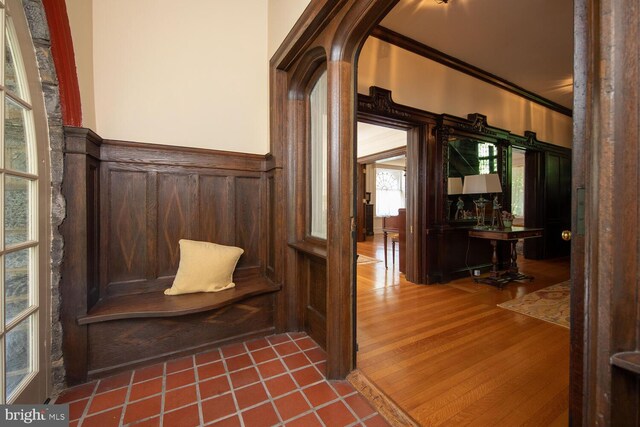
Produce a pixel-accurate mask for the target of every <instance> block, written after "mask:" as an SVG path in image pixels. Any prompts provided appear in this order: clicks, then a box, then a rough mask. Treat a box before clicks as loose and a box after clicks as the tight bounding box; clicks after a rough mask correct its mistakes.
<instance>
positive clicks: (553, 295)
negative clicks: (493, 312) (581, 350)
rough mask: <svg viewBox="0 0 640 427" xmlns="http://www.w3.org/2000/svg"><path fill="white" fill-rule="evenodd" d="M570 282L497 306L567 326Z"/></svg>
mask: <svg viewBox="0 0 640 427" xmlns="http://www.w3.org/2000/svg"><path fill="white" fill-rule="evenodd" d="M570 287H571V282H570V281H568V280H567V281H566V282H562V283H558V284H556V285H552V286H549V287H547V288H544V289H540V290H539V291H535V292H532V293H530V294H527V295H525V296H523V297H520V298H516V299H512V300H510V301H507V302H503V303H502V304H498V307H502V308H506V309H507V310H512V311H516V312H518V313H522V314H526V315H527V316H531V317H535V318H537V319H541V320H544V321H545V322H551V323H555V324H556V325H560V326H562V327H564V328H567V329H568V328H569V295H570Z"/></svg>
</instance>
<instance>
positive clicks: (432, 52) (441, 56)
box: [371, 25, 573, 117]
mask: <svg viewBox="0 0 640 427" xmlns="http://www.w3.org/2000/svg"><path fill="white" fill-rule="evenodd" d="M371 36H372V37H375V38H377V39H379V40H382V41H385V42H387V43H391V44H393V45H395V46H398V47H399V48H402V49H405V50H408V51H409V52H413V53H415V54H416V55H420V56H422V57H425V58H427V59H431V60H432V61H435V62H438V63H440V64H442V65H445V66H447V67H449V68H452V69H454V70H457V71H460V72H462V73H465V74H468V75H470V76H471V77H474V78H476V79H478V80H482V81H484V82H486V83H489V84H492V85H494V86H496V87H499V88H500V89H503V90H506V91H509V92H511V93H513V94H516V95H518V96H521V97H523V98H525V99H527V100H529V101H531V102H535V103H536V104H539V105H542V106H543V107H546V108H549V109H550V110H553V111H556V112H558V113H561V114H564V115H565V116H569V117H572V116H573V111H572V110H571V109H570V108H567V107H565V106H562V105H560V104H558V103H556V102H554V101H551V100H550V99H547V98H544V97H542V96H540V95H537V94H535V93H533V92H531V91H529V90H527V89H524V88H523V87H520V86H518V85H516V84H515V83H512V82H510V81H508V80H506V79H503V78H502V77H498V76H496V75H495V74H492V73H490V72H488V71H485V70H483V69H481V68H478V67H476V66H474V65H471V64H468V63H466V62H464V61H462V60H460V59H458V58H455V57H453V56H450V55H447V54H446V53H444V52H441V51H439V50H436V49H434V48H432V47H430V46H427V45H425V44H422V43H420V42H418V41H416V40H413V39H411V38H409V37H407V36H404V35H402V34H400V33H396V32H395V31H392V30H390V29H388V28H385V27H383V26H381V25H378V26H377V27H375V28H374V29H373V32H372V33H371Z"/></svg>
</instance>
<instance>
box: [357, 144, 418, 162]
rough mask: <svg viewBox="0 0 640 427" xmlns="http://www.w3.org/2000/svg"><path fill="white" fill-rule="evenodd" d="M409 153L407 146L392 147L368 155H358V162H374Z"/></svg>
mask: <svg viewBox="0 0 640 427" xmlns="http://www.w3.org/2000/svg"><path fill="white" fill-rule="evenodd" d="M406 154H407V146H406V145H405V146H404V147H396V148H391V149H389V150H384V151H380V152H379V153H375V154H370V155H368V156H362V157H358V163H362V164H366V163H373V162H375V161H377V160H383V159H387V158H389V157H396V156H402V155H406Z"/></svg>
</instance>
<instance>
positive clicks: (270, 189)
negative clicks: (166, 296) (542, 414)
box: [62, 128, 278, 384]
mask: <svg viewBox="0 0 640 427" xmlns="http://www.w3.org/2000/svg"><path fill="white" fill-rule="evenodd" d="M65 131H66V144H67V151H66V156H65V162H66V164H65V178H64V185H63V187H64V194H65V196H66V197H67V210H68V214H67V220H66V221H65V223H64V224H63V227H62V232H63V234H64V236H65V244H66V250H65V263H64V264H65V276H64V277H63V279H62V280H63V283H64V286H63V287H62V289H63V292H62V307H63V310H62V312H63V314H62V316H63V325H64V326H63V327H64V331H63V333H64V337H65V338H64V340H65V354H64V357H65V366H66V370H67V376H68V378H67V382H68V383H69V384H74V383H77V382H81V381H84V380H86V379H87V378H90V377H95V376H100V375H104V374H108V373H111V372H114V371H116V370H120V369H125V368H130V367H131V366H133V365H139V364H144V363H149V362H151V361H155V360H160V359H166V358H169V357H172V356H176V355H178V354H181V353H184V352H188V351H193V350H194V349H200V348H204V347H207V346H209V347H210V346H215V345H220V343H222V342H229V341H234V340H238V339H246V338H247V337H249V336H257V335H265V334H268V333H273V332H274V331H275V329H276V326H275V325H276V321H277V318H278V315H277V313H278V310H277V306H276V301H277V298H276V296H275V295H274V294H266V295H260V296H253V297H251V298H248V299H246V300H243V301H239V302H235V303H233V304H231V305H229V306H227V307H223V308H221V309H216V310H213V311H206V312H202V313H197V314H192V315H186V316H185V315H183V316H175V317H162V318H158V317H149V318H139V319H123V320H112V321H104V322H100V323H92V324H90V325H79V324H78V322H77V319H78V318H79V317H81V316H85V315H87V313H88V312H90V310H91V308H92V307H93V306H95V304H96V303H97V302H98V301H104V299H109V298H117V297H119V296H122V295H132V294H143V293H147V292H158V291H162V290H163V289H165V288H168V287H169V286H170V285H171V283H172V282H173V278H174V276H175V273H176V271H177V268H178V264H179V261H180V253H179V245H178V242H179V240H180V239H192V240H202V241H210V242H215V243H220V244H224V245H234V246H238V247H241V248H243V249H244V251H245V252H244V254H243V255H242V256H241V258H240V260H239V262H238V266H237V267H236V274H237V275H239V276H241V277H250V276H255V275H259V276H269V277H270V278H271V279H272V280H273V279H274V277H275V270H276V269H275V264H276V258H277V256H276V254H275V244H274V235H273V233H268V232H267V230H270V229H271V230H273V229H274V227H273V226H271V227H270V226H269V222H273V221H274V220H275V218H274V214H273V209H274V208H275V203H276V202H275V201H274V200H273V199H274V198H275V188H274V179H273V177H274V174H275V171H274V168H273V167H272V165H271V164H270V163H269V160H268V157H266V156H262V155H251V154H241V153H231V152H220V151H213V150H202V149H191V148H179V147H169V146H162V145H155V144H141V143H131V142H122V141H109V140H102V139H101V138H100V137H98V136H97V135H96V134H94V133H93V132H91V131H89V130H87V129H81V128H66V129H65ZM269 200H271V201H270V202H269ZM270 210H271V212H270ZM142 298H144V297H142ZM109 301H111V300H109ZM202 325H207V327H206V328H202Z"/></svg>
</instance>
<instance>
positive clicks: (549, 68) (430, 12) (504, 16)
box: [381, 0, 573, 108]
mask: <svg viewBox="0 0 640 427" xmlns="http://www.w3.org/2000/svg"><path fill="white" fill-rule="evenodd" d="M381 25H382V26H383V27H386V28H388V29H390V30H393V31H395V32H397V33H400V34H402V35H404V36H407V37H409V38H411V39H414V40H416V41H418V42H420V43H423V44H425V45H427V46H430V47H432V48H434V49H437V50H439V51H441V52H444V53H446V54H448V55H451V56H453V57H455V58H458V59H460V60H462V61H464V62H467V63H469V64H471V65H474V66H476V67H478V68H481V69H483V70H485V71H488V72H490V73H492V74H495V75H496V76H498V77H502V78H503V79H506V80H509V81H510V82H512V83H515V84H516V85H518V86H521V87H523V88H524V89H527V90H529V91H531V92H533V93H535V94H537V95H540V96H542V97H544V98H547V99H549V100H551V101H554V102H556V103H558V104H560V105H562V106H564V107H567V108H572V99H573V2H572V1H571V0H449V3H448V4H445V3H442V4H438V3H437V2H436V0H400V2H399V3H398V4H397V5H396V7H394V9H393V10H392V11H391V12H390V13H389V14H388V15H387V16H386V17H385V19H384V20H383V21H382V23H381Z"/></svg>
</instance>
